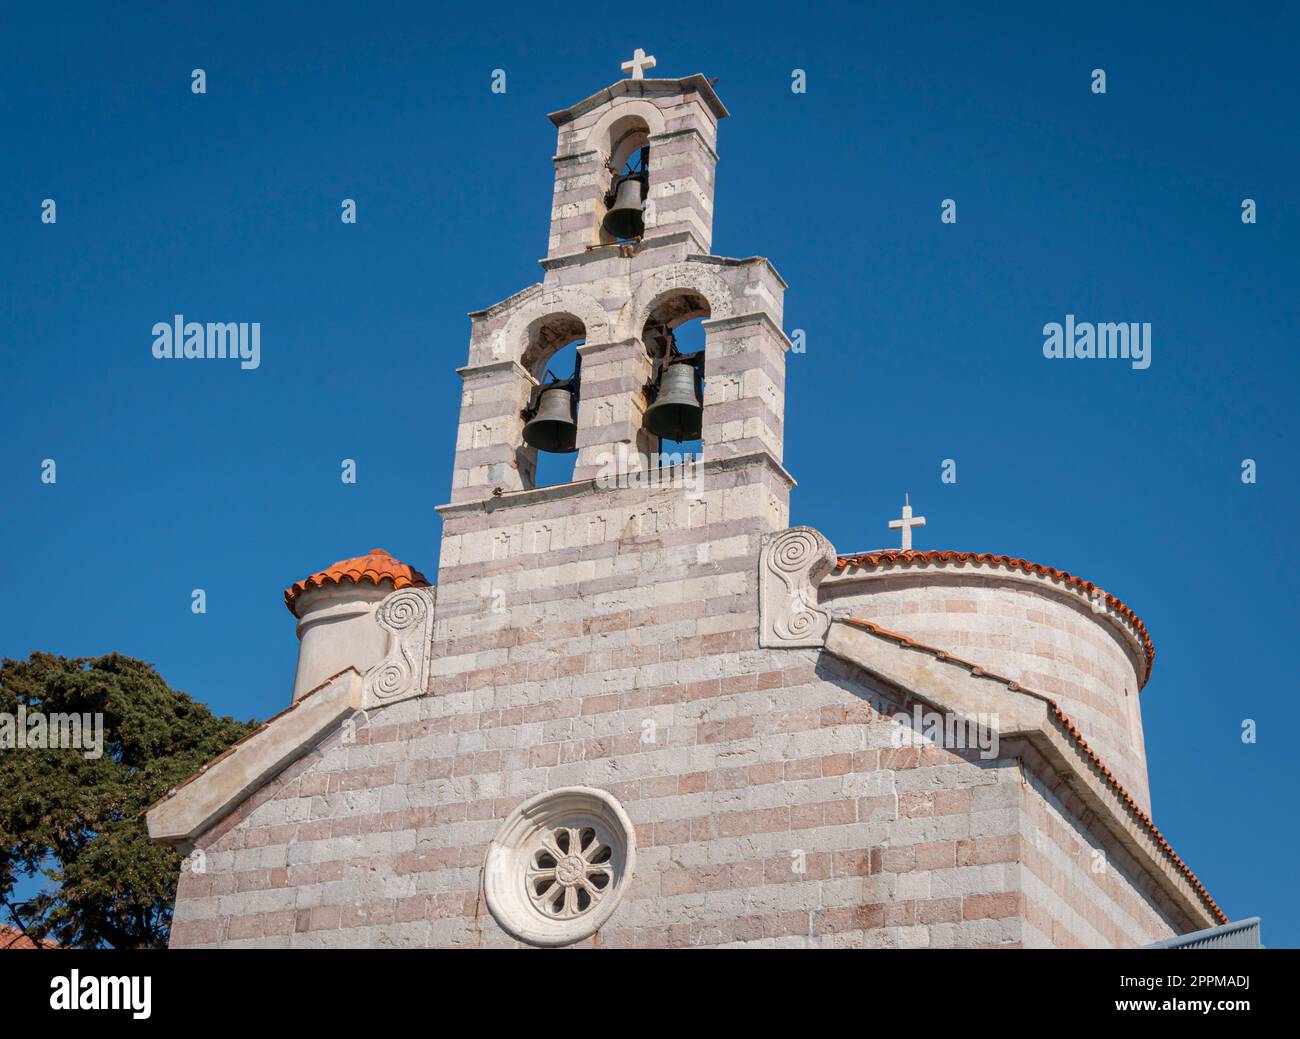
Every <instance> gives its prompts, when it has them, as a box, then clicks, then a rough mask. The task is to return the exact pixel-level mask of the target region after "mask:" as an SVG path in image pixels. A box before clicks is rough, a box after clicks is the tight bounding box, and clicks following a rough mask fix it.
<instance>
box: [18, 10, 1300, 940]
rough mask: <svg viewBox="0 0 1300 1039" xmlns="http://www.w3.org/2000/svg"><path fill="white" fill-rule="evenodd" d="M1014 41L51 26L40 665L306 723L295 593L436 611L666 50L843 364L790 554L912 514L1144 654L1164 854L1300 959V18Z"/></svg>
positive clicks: (783, 13)
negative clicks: (1048, 576)
mask: <svg viewBox="0 0 1300 1039" xmlns="http://www.w3.org/2000/svg"><path fill="white" fill-rule="evenodd" d="M972 6H973V5H967V4H955V3H954V4H943V5H927V6H926V7H925V8H924V9H920V8H916V7H915V5H894V4H889V5H885V4H866V5H864V4H845V5H842V6H838V7H836V6H832V5H791V4H773V5H771V6H769V7H764V6H763V5H761V4H759V5H755V4H752V3H748V4H744V5H728V4H718V5H694V6H692V7H691V8H690V9H689V12H688V13H684V12H686V9H680V8H679V9H674V10H673V11H671V12H669V11H664V12H656V11H655V10H654V9H653V6H651V7H647V6H646V5H637V4H622V5H619V4H607V5H604V6H603V7H602V8H601V9H600V10H599V11H593V12H591V13H589V14H587V15H584V16H583V17H582V18H581V19H580V20H576V21H571V20H568V19H565V18H563V17H559V16H557V15H554V14H547V13H544V12H541V11H539V10H538V9H537V7H536V5H520V6H518V7H515V6H512V5H509V4H500V3H497V4H492V5H468V4H462V5H452V6H450V7H448V6H445V5H443V6H440V7H438V8H437V9H436V10H435V8H434V7H433V6H432V5H427V4H387V5H372V6H369V7H365V8H358V7H357V6H356V5H344V4H339V3H322V4H312V5H263V4H258V5H252V4H221V5H210V4H205V5H197V4H196V5H189V4H182V5H161V4H158V5H148V6H146V5H141V6H140V7H137V8H132V9H130V11H131V12H132V13H127V11H128V9H124V8H100V9H98V10H90V9H89V7H88V5H87V7H86V8H84V9H83V8H82V7H68V8H61V7H60V5H57V4H55V5H50V4H45V5H39V6H37V5H31V4H21V5H19V4H11V5H9V6H8V8H7V12H6V17H5V19H4V21H5V24H4V26H3V31H2V32H0V140H3V142H4V154H5V161H4V162H3V163H0V228H2V229H3V237H2V238H0V242H2V243H3V245H2V248H0V349H2V350H3V367H2V368H0V372H2V373H3V374H2V376H0V421H2V422H3V426H2V431H3V436H2V437H0V493H2V494H3V498H2V499H0V505H2V507H0V544H2V545H3V547H4V550H5V552H6V554H7V556H8V563H7V565H6V566H5V567H4V568H3V573H4V576H3V578H0V581H3V589H4V592H5V594H3V595H0V653H2V654H4V655H7V656H13V657H21V656H26V655H27V654H28V653H30V652H31V651H32V650H36V649H43V650H50V651H54V652H58V653H63V654H67V655H78V656H90V655H94V654H99V653H104V652H108V651H111V650H118V651H121V652H124V653H128V654H130V655H132V656H137V657H141V658H144V659H146V660H150V661H153V662H154V663H156V664H157V666H158V667H159V669H160V670H161V672H162V674H163V675H164V676H165V677H166V678H167V680H168V681H169V682H170V683H171V684H172V685H173V686H175V687H177V688H181V689H184V690H186V691H188V692H190V693H192V694H193V695H195V696H197V697H198V698H200V699H202V700H204V701H206V702H208V703H209V704H210V705H211V706H212V707H213V709H214V710H216V711H218V712H221V713H231V714H235V715H237V716H240V717H249V716H257V717H266V716H268V715H270V714H272V713H274V712H275V711H277V710H279V709H280V708H282V707H283V706H285V705H286V704H287V702H288V698H289V692H290V687H291V682H292V676H293V668H294V661H295V650H296V642H295V639H294V634H293V620H292V618H291V617H290V615H289V614H288V612H287V611H286V610H285V608H284V606H283V604H282V602H281V601H280V593H281V590H282V589H283V588H284V587H285V586H286V585H288V584H290V583H291V582H292V581H294V580H296V579H298V578H300V577H303V576H305V575H306V574H308V573H310V572H312V571H314V570H317V569H320V568H321V567H323V566H325V565H327V564H328V563H331V562H333V561H335V560H337V559H341V558H346V557H348V556H351V555H355V554H360V553H364V552H365V551H367V550H368V549H370V548H373V547H376V546H382V547H384V548H387V549H388V550H390V551H391V552H393V553H394V554H395V555H397V556H398V557H399V558H401V559H403V560H405V561H407V562H410V563H412V564H414V565H416V566H419V567H420V568H421V569H424V570H425V571H426V572H428V573H430V575H432V574H433V573H434V572H435V570H436V553H437V545H438V535H439V521H438V517H437V515H436V513H435V512H434V506H435V505H437V504H439V503H441V502H444V501H446V500H447V498H448V488H449V485H450V470H451V459H452V445H453V437H454V432H455V424H456V407H457V399H458V389H459V380H458V379H457V377H456V375H455V373H454V369H455V368H456V367H457V366H458V365H461V364H463V363H464V362H465V358H466V352H467V348H468V333H469V322H468V320H467V318H466V316H465V315H466V313H467V312H468V311H470V310H475V309H478V308H480V307H484V306H487V305H489V304H491V303H493V302H496V301H497V300H500V299H502V298H504V297H506V296H508V295H510V294H512V293H513V292H515V291H517V290H518V289H520V288H522V287H524V286H526V285H528V284H531V283H532V282H534V281H537V280H539V278H540V276H541V269H540V268H539V267H538V266H537V264H536V260H537V259H538V258H539V257H541V256H542V255H544V253H545V249H546V230H547V222H548V217H549V202H550V192H551V186H552V165H551V162H550V158H551V156H552V154H553V153H554V145H555V139H554V128H553V127H552V126H551V124H550V123H549V122H548V121H547V120H546V118H545V116H546V113H547V112H550V111H554V110H556V109H559V108H562V107H564V106H566V105H568V104H572V103H573V102H576V101H578V100H580V99H581V98H584V97H586V96H587V95H589V94H591V93H593V92H595V91H596V90H599V89H600V88H602V87H604V86H606V85H608V84H609V83H610V82H612V81H613V80H615V79H618V78H620V76H621V72H620V68H619V65H620V63H621V62H622V61H623V60H625V59H626V58H627V57H629V56H630V55H631V52H632V50H633V48H635V47H637V46H642V47H644V48H645V49H646V51H647V52H648V53H652V54H654V55H655V56H656V57H657V58H658V61H659V64H658V67H657V68H656V69H655V70H654V73H652V74H661V75H665V76H680V75H687V74H690V73H693V72H704V73H705V74H707V75H710V76H717V77H719V83H718V86H717V90H718V92H719V94H720V96H721V97H722V99H723V101H724V102H725V103H726V105H727V106H728V108H729V109H730V110H731V112H732V118H731V119H729V120H727V121H726V122H724V123H723V125H722V127H721V131H720V135H719V151H720V154H721V163H720V164H719V167H718V177H717V197H716V218H715V228H714V232H715V233H714V251H715V252H716V253H718V254H720V255H724V256H737V257H743V256H751V255H755V254H759V255H763V256H767V257H769V258H770V259H771V260H772V262H773V263H774V264H775V266H776V268H777V270H779V271H780V272H781V274H782V275H783V276H784V277H785V279H786V280H787V281H788V282H789V284H790V290H789V292H788V294H787V297H786V326H787V330H793V329H796V328H798V329H803V330H804V332H805V334H806V337H807V351H806V353H804V354H800V355H792V356H791V358H790V364H789V376H788V387H787V413H786V414H787V425H786V462H787V465H788V467H789V468H790V470H791V472H792V473H793V474H794V476H795V478H796V479H797V480H798V481H799V487H798V489H797V490H796V491H795V494H794V498H793V514H792V517H791V519H792V522H794V523H809V524H812V525H814V526H816V527H818V528H819V529H821V530H822V531H823V532H825V533H826V535H827V536H828V537H829V538H830V539H831V541H832V542H833V543H834V544H835V546H836V547H837V548H838V549H839V550H840V551H841V552H848V551H851V550H854V549H863V548H871V547H879V546H882V545H887V544H891V543H893V538H894V536H895V535H892V534H890V532H889V531H888V530H887V529H886V526H885V524H886V522H887V520H888V519H890V518H891V517H893V516H896V515H898V508H899V506H900V504H901V502H902V497H903V494H904V492H910V494H911V496H912V502H913V504H914V505H915V506H916V508H917V512H918V513H919V514H924V515H925V516H926V517H927V518H928V520H929V524H928V526H926V527H925V528H924V529H923V530H921V531H919V532H918V534H917V540H916V544H917V547H924V548H957V549H970V550H983V551H992V552H1001V553H1008V554H1012V555H1019V556H1024V557H1026V558H1029V559H1032V560H1035V561H1037V562H1042V563H1046V564H1050V565H1053V566H1057V567H1060V568H1062V569H1066V570H1069V571H1070V572H1072V573H1077V574H1079V575H1081V576H1083V577H1085V578H1087V579H1089V580H1093V581H1096V582H1097V583H1099V584H1101V585H1102V586H1103V587H1105V588H1106V589H1107V590H1108V591H1110V592H1112V593H1114V594H1116V595H1118V596H1119V597H1120V598H1122V599H1123V600H1124V601H1125V602H1126V603H1128V604H1129V605H1130V606H1131V607H1133V609H1135V610H1136V611H1137V612H1138V614H1139V615H1140V616H1141V617H1142V618H1143V619H1144V621H1145V622H1146V623H1147V625H1148V627H1149V629H1150V631H1151V634H1152V637H1153V638H1154V640H1155V643H1156V649H1157V661H1156V667H1155V673H1154V675H1153V677H1152V680H1151V681H1150V683H1149V684H1148V686H1147V688H1146V690H1145V692H1144V694H1143V708H1144V710H1143V713H1144V718H1145V723H1146V740H1147V750H1148V753H1149V758H1150V772H1151V786H1152V792H1153V800H1154V805H1155V817H1156V821H1157V823H1158V824H1159V825H1160V826H1161V828H1162V830H1163V831H1164V833H1165V834H1166V836H1167V837H1168V838H1169V839H1170V841H1171V842H1172V843H1173V844H1174V846H1175V847H1176V848H1177V849H1178V851H1179V853H1180V854H1181V855H1182V856H1183V858H1184V859H1185V860H1187V861H1188V862H1189V863H1190V864H1191V865H1192V867H1193V868H1194V869H1195V870H1196V871H1197V873H1198V875H1199V876H1200V878H1201V879H1202V880H1203V881H1204V883H1205V884H1206V886H1207V887H1208V888H1209V889H1210V891H1211V892H1212V893H1213V894H1214V896H1215V897H1216V898H1217V899H1218V900H1219V902H1220V903H1221V905H1222V906H1223V907H1224V908H1225V910H1226V911H1227V912H1228V914H1229V915H1230V916H1231V917H1233V918H1241V917H1246V916H1251V915H1256V914H1259V915H1262V916H1263V917H1264V939H1265V941H1266V943H1268V944H1270V945H1297V944H1300V915H1298V914H1297V905H1296V898H1295V892H1294V861H1295V858H1296V856H1297V854H1298V853H1300V836H1298V835H1297V832H1296V828H1295V826H1294V819H1295V811H1294V808H1293V803H1294V798H1295V795H1296V793H1297V789H1296V787H1297V784H1296V780H1295V771H1294V770H1295V766H1296V761H1297V755H1296V753H1295V746H1294V743H1293V742H1292V719H1291V717H1290V716H1289V715H1288V714H1287V713H1286V712H1287V710H1288V707H1287V704H1289V703H1292V702H1293V700H1294V697H1295V693H1296V680H1295V676H1294V666H1293V658H1294V653H1293V646H1294V644H1295V642H1296V637H1297V611H1296V606H1295V596H1294V589H1295V587H1296V585H1297V579H1298V578H1300V563H1298V562H1297V557H1296V553H1295V552H1294V551H1293V541H1294V534H1295V522H1294V516H1295V514H1296V511H1297V504H1298V501H1297V498H1298V494H1297V478H1296V466H1295V461H1296V456H1295V450H1296V444H1297V432H1298V431H1297V424H1298V423H1297V408H1296V406H1295V402H1296V397H1297V389H1298V385H1297V384H1298V383H1300V379H1298V378H1297V375H1298V370H1300V365H1298V362H1297V360H1296V349H1297V342H1296V338H1297V337H1296V329H1297V325H1298V322H1300V305H1298V304H1297V291H1296V276H1297V271H1298V270H1300V264H1298V263H1297V257H1296V253H1297V247H1296V244H1295V243H1296V241H1297V230H1298V227H1297V224H1298V220H1297V217H1298V216H1300V213H1298V207H1297V202H1296V195H1295V183H1296V174H1297V170H1298V169H1300V142H1298V141H1297V137H1296V134H1295V127H1296V125H1297V115H1298V112H1300V105H1298V104H1297V101H1298V100H1300V98H1298V93H1300V90H1298V88H1297V80H1296V76H1295V62H1294V51H1293V46H1294V40H1295V38H1296V36H1297V30H1298V29H1300V25H1297V21H1298V18H1297V15H1296V13H1295V9H1294V8H1293V7H1291V6H1290V5H1285V4H1282V3H1275V2H1268V3H1265V2H1256V3H1247V4H1242V5H1235V6H1233V7H1231V8H1229V7H1228V6H1227V5H1224V6H1223V7H1222V8H1221V9H1217V10H1216V9H1214V8H1211V7H1209V6H1205V5H1195V4H1194V5H1179V6H1177V7H1174V6H1172V5H1171V6H1170V7H1169V9H1168V13H1165V14H1161V13H1157V12H1153V11H1148V10H1146V9H1145V5H1135V4H1123V5H1117V4H1091V5H1087V7H1086V13H1083V11H1084V10H1085V9H1084V8H1083V7H1082V5H1080V11H1081V13H1079V14H1075V15H1070V14H1063V13H1057V12H1055V11H1049V10H1048V9H1047V8H1043V7H1042V6H1041V5H1036V4H1034V5H1031V4H1026V5H1024V6H1014V5H998V7H999V10H997V11H992V12H990V11H987V10H980V11H976V10H973V9H972ZM198 67H201V68H203V69H205V71H206V73H207V84H208V92H207V94H206V95H203V96H195V95H194V94H192V93H191V91H190V71H191V69H193V68H198ZM497 68H501V69H504V70H505V71H506V83H507V89H506V92H505V93H504V94H494V93H492V92H491V90H490V89H489V88H490V85H491V78H492V72H493V70H494V69H497ZM796 68H798V69H803V70H805V73H806V77H807V93H806V94H795V93H792V91H791V89H790V84H791V72H792V70H793V69H796ZM1094 68H1103V69H1105V70H1106V74H1107V92H1106V94H1105V95H1096V94H1093V93H1092V92H1091V90H1090V73H1091V70H1093V69H1094ZM45 198H53V199H55V201H56V203H57V207H58V209H57V217H58V219H57V223H56V224H54V225H47V224H43V223H42V222H41V219H40V213H41V201H42V199H45ZM343 198H354V199H356V201H357V207H358V222H357V223H356V225H355V226H347V225H344V224H342V223H341V221H340V220H339V211H340V210H339V204H340V200H342V199H343ZM945 198H952V199H955V200H956V202H957V213H958V220H957V223H956V224H954V225H944V224H942V223H941V222H940V218H939V217H940V203H941V200H943V199H945ZM1244 198H1253V199H1255V200H1256V203H1257V206H1258V223H1256V224H1254V225H1245V224H1243V223H1242V221H1241V202H1242V199H1244ZM176 313H183V314H185V315H187V316H188V317H191V318H193V319H195V320H200V321H258V322H261V325H262V363H261V367H260V368H258V369H257V370H256V371H241V370H240V369H239V368H238V366H237V365H234V364H231V363H223V362H218V361H205V362H187V363H184V364H182V363H175V362H166V361H159V360H155V359H154V358H153V357H152V356H151V352H150V346H151V343H152V336H151V333H150V330H151V328H152V326H153V324H154V323H155V322H157V321H168V320H170V319H171V316H172V315H173V314H176ZM1067 313H1072V314H1075V315H1076V316H1077V317H1078V319H1079V320H1093V321H1146V322H1150V323H1151V325H1152V340H1153V341H1152V347H1153V349H1152V364H1151V366H1150V368H1149V369H1147V370H1145V371H1134V370H1132V368H1131V367H1130V366H1129V365H1128V364H1126V363H1123V362H1120V361H1096V360H1092V361H1087V360H1047V359H1045V358H1044V357H1043V353H1042V344H1043V335H1042V326H1043V325H1044V324H1045V323H1047V322H1050V321H1063V320H1064V317H1065V315H1066V314H1067ZM561 374H567V373H561ZM46 458H52V459H54V460H55V461H56V463H57V466H58V469H57V475H58V482H57V483H56V484H54V485H45V484H42V482H41V479H40V475H41V463H42V460H43V459H46ZM345 458H351V459H355V460H356V462H357V466H358V482H357V483H356V484H355V485H345V484H343V483H342V482H341V481H340V478H339V473H340V464H341V461H342V460H343V459H345ZM945 458H952V459H955V460H956V462H957V467H958V468H957V473H958V480H957V482H956V484H951V485H946V484H943V483H941V482H940V466H941V463H942V460H943V459H945ZM1245 458H1253V459H1255V460H1256V463H1257V466H1258V482H1257V483H1256V484H1254V485H1246V484H1243V482H1242V480H1241V466H1242V460H1243V459H1245ZM195 588H203V589H204V590H205V591H206V593H207V599H208V612H207V613H206V615H202V616H196V615H194V614H193V613H191V611H190V601H191V600H190V593H191V590H192V589H195ZM1248 718H1249V719H1254V720H1255V722H1256V723H1257V725H1258V734H1259V736H1258V742H1257V743H1256V744H1254V745H1245V744H1243V743H1242V740H1241V726H1242V722H1243V720H1244V719H1248Z"/></svg>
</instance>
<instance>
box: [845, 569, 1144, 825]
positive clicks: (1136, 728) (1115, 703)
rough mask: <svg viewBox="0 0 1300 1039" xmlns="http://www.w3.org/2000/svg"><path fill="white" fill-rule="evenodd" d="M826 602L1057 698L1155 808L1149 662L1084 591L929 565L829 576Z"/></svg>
mask: <svg viewBox="0 0 1300 1039" xmlns="http://www.w3.org/2000/svg"><path fill="white" fill-rule="evenodd" d="M822 595H823V601H824V602H825V603H826V604H827V605H829V606H831V607H832V609H833V611H834V612H835V613H836V614H837V615H841V616H853V617H860V618H862V619H865V620H869V621H871V622H873V623H875V624H879V625H880V626H881V627H883V628H887V629H889V630H891V631H896V632H899V633H900V634H903V635H907V636H908V637H909V638H912V639H915V640H916V641H918V642H922V643H925V644H927V645H930V646H934V647H936V648H938V649H943V650H946V651H947V652H949V653H951V654H953V655H954V656H957V657H961V658H962V659H964V660H968V661H970V662H971V663H975V664H979V665H980V666H981V667H984V668H986V669H988V670H990V671H993V672H995V673H997V674H1000V675H1003V676H1004V677H1006V678H1009V679H1011V680H1013V681H1015V682H1018V683H1020V684H1021V685H1023V686H1024V687H1026V688H1028V689H1032V690H1034V691H1036V692H1039V693H1042V694H1044V695H1046V696H1048V697H1051V698H1052V699H1053V700H1055V701H1056V702H1057V703H1058V704H1059V705H1060V707H1061V709H1062V710H1063V711H1064V712H1065V713H1066V714H1067V715H1069V716H1070V718H1071V720H1072V721H1074V722H1075V724H1076V725H1077V726H1078V728H1079V729H1080V731H1082V733H1083V735H1084V737H1085V738H1086V739H1087V740H1088V743H1089V744H1090V745H1091V746H1092V747H1093V749H1094V750H1096V752H1097V753H1098V755H1100V756H1101V758H1102V760H1103V761H1104V762H1105V763H1106V765H1107V766H1108V767H1109V768H1111V769H1112V770H1113V771H1114V773H1115V775H1116V776H1117V777H1118V778H1119V780H1120V782H1121V783H1123V784H1124V786H1125V787H1126V788H1127V789H1128V791H1129V792H1130V793H1131V794H1132V795H1133V797H1134V799H1135V800H1136V801H1137V802H1138V803H1139V804H1140V805H1141V806H1142V808H1143V809H1144V810H1145V811H1147V813H1148V814H1150V811H1151V795H1150V790H1149V786H1148V783H1147V766H1146V748H1145V743H1144V740H1143V736H1142V715H1141V710H1140V708H1139V706H1138V696H1139V676H1140V674H1141V673H1142V670H1143V669H1144V668H1145V663H1144V661H1143V660H1142V659H1141V658H1140V657H1139V656H1138V654H1137V653H1136V651H1135V650H1134V649H1133V647H1132V646H1131V644H1130V643H1129V642H1128V641H1126V639H1125V638H1124V637H1123V636H1122V634H1121V633H1120V632H1119V631H1118V630H1117V627H1116V625H1115V624H1114V623H1112V622H1111V621H1109V620H1107V619H1105V618H1103V617H1100V616H1099V615H1098V614H1097V613H1095V612H1093V610H1092V609H1091V608H1090V606H1089V604H1088V601H1087V597H1086V596H1084V595H1082V594H1081V593H1078V592H1076V591H1074V590H1071V589H1068V588H1063V587H1060V586H1059V585H1056V584H1053V583H1051V582H1049V581H1041V580H1039V581H1031V580H1027V579H1023V578H1021V577H1020V576H1019V575H1017V576H1016V577H1011V576H1000V575H998V574H996V573H988V572H972V573H966V574H961V573H954V572H953V571H952V570H951V569H949V568H934V569H930V568H926V571H925V572H924V573H921V572H917V571H914V570H902V571H897V572H886V573H876V574H870V575H861V576H856V575H855V574H854V573H853V571H852V570H849V571H847V572H842V573H841V574H840V575H838V576H836V577H833V578H830V579H828V580H827V581H826V582H825V583H824V584H823V586H822Z"/></svg>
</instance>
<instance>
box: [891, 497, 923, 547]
mask: <svg viewBox="0 0 1300 1039" xmlns="http://www.w3.org/2000/svg"><path fill="white" fill-rule="evenodd" d="M924 526H925V517H924V516H917V517H916V518H915V519H913V517H912V503H911V502H910V501H909V500H908V497H907V495H906V494H905V495H903V518H902V519H896V520H890V521H889V529H890V530H898V529H899V528H900V527H901V528H902V530H903V551H904V552H910V551H911V550H912V528H913V527H924Z"/></svg>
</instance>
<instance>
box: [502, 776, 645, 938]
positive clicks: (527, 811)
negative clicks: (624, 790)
mask: <svg viewBox="0 0 1300 1039" xmlns="http://www.w3.org/2000/svg"><path fill="white" fill-rule="evenodd" d="M635 864H636V837H635V834H634V832H633V829H632V823H631V821H630V820H629V819H628V817H627V813H625V812H624V811H623V808H622V806H621V805H620V804H619V803H618V802H617V801H615V800H614V798H613V797H611V796H610V795H609V794H607V793H606V792H605V791H603V790H596V789H592V788H589V787H568V788H566V789H564V790H556V791H553V792H549V793H545V794H541V795H539V796H537V797H534V798H531V799H530V800H528V801H525V802H524V803H523V804H522V805H520V806H519V807H518V808H516V809H515V810H514V812H512V813H511V814H510V817H509V818H508V819H506V821H505V822H504V823H503V824H502V825H501V829H500V831H499V832H498V833H497V836H496V839H495V840H493V842H492V844H491V846H490V847H489V848H488V854H487V862H486V863H485V867H484V871H483V892H484V895H485V896H486V899H487V906H488V910H489V911H490V912H491V913H492V916H493V918H494V919H495V920H496V922H497V923H498V924H500V925H501V927H502V929H503V930H505V931H506V932H507V933H509V934H510V935H512V936H513V937H515V938H518V939H519V940H520V941H524V942H528V943H530V944H532V945H568V944H570V943H572V942H576V941H580V940H581V939H583V938H587V937H589V936H591V935H593V934H595V933H596V932H597V931H598V930H600V928H601V927H602V926H603V925H604V924H605V921H606V920H608V919H609V917H610V915H611V914H612V913H613V912H614V910H615V909H616V908H617V906H618V903H619V901H620V899H622V897H623V895H624V893H625V892H626V891H627V887H628V879H629V878H630V877H631V875H632V870H633V867H634V866H635Z"/></svg>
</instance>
